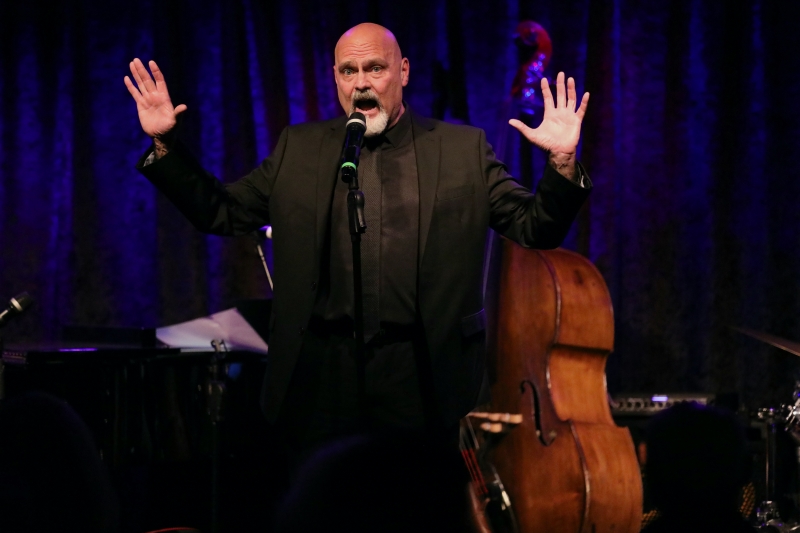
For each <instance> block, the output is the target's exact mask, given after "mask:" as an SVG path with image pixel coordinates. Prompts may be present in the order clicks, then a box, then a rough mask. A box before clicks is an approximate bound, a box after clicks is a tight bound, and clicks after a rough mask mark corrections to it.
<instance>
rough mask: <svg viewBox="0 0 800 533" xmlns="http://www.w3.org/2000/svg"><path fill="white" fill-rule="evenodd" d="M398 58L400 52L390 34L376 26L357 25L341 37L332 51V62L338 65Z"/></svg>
mask: <svg viewBox="0 0 800 533" xmlns="http://www.w3.org/2000/svg"><path fill="white" fill-rule="evenodd" d="M395 54H396V55H397V56H398V57H399V55H400V50H399V46H398V45H397V41H396V40H395V38H394V35H393V34H392V32H390V31H389V30H387V29H386V28H383V27H381V26H377V25H359V26H356V27H354V28H351V29H350V30H348V31H347V32H345V34H344V35H342V36H341V38H340V39H339V42H337V43H336V48H335V50H334V61H335V62H336V63H337V64H338V63H341V62H344V61H350V60H363V59H365V58H375V59H377V58H384V59H392V57H393V56H395Z"/></svg>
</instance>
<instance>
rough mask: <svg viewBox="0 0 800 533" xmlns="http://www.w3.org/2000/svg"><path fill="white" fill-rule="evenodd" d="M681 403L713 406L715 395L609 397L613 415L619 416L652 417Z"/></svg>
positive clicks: (664, 394) (637, 393) (648, 394)
mask: <svg viewBox="0 0 800 533" xmlns="http://www.w3.org/2000/svg"><path fill="white" fill-rule="evenodd" d="M681 402H696V403H699V404H701V405H713V404H714V395H713V394H710V393H704V392H695V393H690V392H680V393H659V394H652V393H646V392H635V393H621V394H616V395H614V396H610V397H609V405H610V406H611V414H612V415H613V416H615V417H617V416H651V415H654V414H656V413H658V412H659V411H663V410H664V409H668V408H670V407H672V406H673V405H675V404H677V403H681Z"/></svg>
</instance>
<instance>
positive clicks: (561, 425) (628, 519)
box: [490, 240, 642, 533]
mask: <svg viewBox="0 0 800 533" xmlns="http://www.w3.org/2000/svg"><path fill="white" fill-rule="evenodd" d="M503 246H504V249H503V269H502V270H503V275H502V277H501V280H500V287H499V292H498V302H497V309H498V311H497V328H496V332H495V334H494V335H493V341H492V344H493V346H492V351H491V353H492V354H493V359H494V361H493V363H494V366H493V369H494V372H493V374H494V376H493V378H494V382H493V385H492V409H491V410H492V411H495V412H506V413H521V414H522V415H523V422H522V423H521V424H520V425H519V426H517V427H515V428H514V429H513V430H512V431H510V432H509V433H508V434H507V435H505V436H504V437H503V438H502V439H500V440H499V441H498V442H497V444H496V445H495V447H494V448H493V450H492V451H491V457H490V459H491V462H492V463H493V465H494V466H495V468H496V469H497V472H498V474H499V476H500V478H501V479H502V481H503V483H504V484H505V487H506V489H507V491H508V493H509V496H510V497H511V501H512V505H513V508H514V512H515V514H516V517H517V521H518V523H519V529H520V532H521V533H539V532H541V533H544V532H560V533H561V532H563V533H568V532H585V533H602V532H612V531H613V532H614V533H635V532H638V531H639V529H640V525H641V517H642V485H641V476H640V472H639V465H638V462H637V459H636V454H635V451H634V447H633V441H632V439H631V436H630V433H629V431H628V430H627V429H626V428H620V427H617V426H616V425H615V424H614V421H613V419H612V417H611V412H610V408H609V406H608V398H607V392H606V380H605V364H606V359H607V357H608V354H609V353H610V352H611V351H612V349H613V345H614V318H613V311H612V305H611V299H610V296H609V293H608V289H607V288H606V285H605V282H604V281H603V278H602V276H601V275H600V273H599V272H598V271H597V269H596V268H595V267H594V265H593V264H592V263H591V262H589V261H588V260H587V259H585V258H583V257H582V256H580V255H578V254H575V253H573V252H569V251H566V250H562V249H557V250H548V251H543V250H529V249H524V248H521V247H519V246H518V245H516V244H513V243H511V242H510V241H505V240H504V243H503Z"/></svg>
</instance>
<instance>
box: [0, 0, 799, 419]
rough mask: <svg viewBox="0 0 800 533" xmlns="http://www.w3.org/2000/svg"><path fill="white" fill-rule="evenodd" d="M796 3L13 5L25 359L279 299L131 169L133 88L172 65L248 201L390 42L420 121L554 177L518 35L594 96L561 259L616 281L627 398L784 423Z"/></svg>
mask: <svg viewBox="0 0 800 533" xmlns="http://www.w3.org/2000/svg"><path fill="white" fill-rule="evenodd" d="M799 12H800V4H797V3H791V2H777V1H775V2H773V1H769V0H743V1H740V2H722V1H705V2H704V1H699V0H695V1H691V0H675V1H666V0H664V1H654V2H637V1H632V0H605V1H601V0H580V1H573V2H568V1H561V0H558V1H556V0H542V1H538V2H520V1H514V0H507V1H502V0H498V1H493V2H477V1H474V2H466V1H457V0H428V1H425V2H421V1H417V0H407V1H402V2H387V1H379V2H365V1H361V2H359V1H356V0H353V1H350V2H347V3H343V4H342V5H338V4H333V3H328V2H322V1H312V0H309V1H293V2H288V1H287V2H275V3H273V2H263V1H257V0H236V1H227V2H222V1H220V0H195V1H192V2H189V1H186V0H183V1H182V0H163V1H153V0H142V1H138V2H107V1H105V2H100V1H98V0H65V1H62V2H53V3H48V2H45V1H43V0H28V1H25V2H6V3H4V5H3V16H2V17H0V297H2V298H4V299H6V298H9V297H11V296H13V295H14V294H16V293H18V292H20V291H22V290H27V291H29V292H31V293H32V294H33V295H34V296H35V297H36V298H37V300H38V304H37V307H36V308H34V309H33V310H32V311H31V313H30V314H29V315H28V316H27V317H26V318H25V319H24V320H21V321H20V322H18V323H17V324H14V325H13V326H10V327H9V328H8V329H7V330H6V331H5V334H6V337H7V339H8V340H9V341H12V340H13V341H23V340H36V339H55V338H57V337H58V335H59V331H60V328H61V327H62V326H63V325H65V324H96V325H131V326H140V325H143V326H154V325H163V324H168V323H174V322H177V321H182V320H186V319H190V318H193V317H197V316H202V315H206V314H208V313H210V312H214V311H217V310H220V309H224V308H226V307H228V306H230V305H231V304H232V303H233V302H234V301H236V300H237V299H239V298H257V297H264V296H268V295H269V289H268V288H267V285H266V281H265V279H264V276H263V272H262V271H261V270H260V264H259V261H258V258H257V256H256V254H255V252H254V250H253V246H252V242H251V241H250V240H248V239H247V238H241V239H222V238H218V237H210V236H204V235H201V234H199V233H197V232H196V231H195V230H194V229H193V228H192V227H191V226H190V225H189V224H188V223H187V222H185V221H184V220H183V219H182V217H181V216H180V214H179V213H178V212H177V211H176V210H175V209H174V208H173V207H172V206H171V205H170V204H168V203H167V202H166V201H165V200H164V199H163V198H162V197H160V196H159V195H158V194H157V193H156V191H155V190H154V188H153V187H152V186H151V185H150V184H149V183H148V182H147V181H146V180H145V179H144V178H143V177H141V176H140V175H139V174H138V173H137V172H136V171H135V169H134V163H135V162H136V160H137V159H138V157H139V156H140V155H141V154H142V152H143V151H144V150H145V149H146V148H147V146H148V144H149V140H148V139H147V138H146V137H145V136H144V135H143V134H142V132H141V130H140V128H139V125H138V119H137V117H136V111H135V106H134V104H133V101H132V100H131V98H130V96H129V95H128V93H127V91H126V89H125V87H124V85H123V83H122V78H123V76H124V75H126V74H127V73H128V70H127V65H128V62H129V61H130V60H131V59H132V58H133V57H141V58H142V59H145V60H147V59H151V58H153V59H156V60H157V61H158V62H159V65H160V66H161V68H162V70H163V71H164V73H165V75H166V77H167V81H168V82H169V84H170V90H171V93H172V95H173V100H174V102H175V103H176V104H177V103H185V104H187V105H188V107H189V111H188V112H187V113H186V114H185V117H184V120H183V124H182V133H181V135H182V138H183V139H184V141H185V142H186V143H187V144H188V145H189V146H190V147H191V148H192V150H193V151H194V152H195V153H196V154H197V156H198V157H199V159H200V160H201V161H202V163H203V164H204V165H205V166H206V167H207V168H208V169H209V170H211V171H213V172H214V173H215V174H216V175H217V176H219V177H220V178H221V179H223V180H225V181H230V180H233V179H235V178H236V177H238V176H239V175H241V174H243V173H244V172H245V171H247V170H248V169H250V168H251V167H252V166H254V165H256V164H257V163H258V162H259V161H260V160H261V159H262V158H263V157H265V156H266V155H267V154H268V153H269V151H270V149H271V148H272V146H273V144H274V142H275V141H276V139H277V135H278V134H279V132H280V130H281V128H282V127H283V126H285V125H286V124H289V123H297V122H302V121H306V120H315V119H324V118H329V117H333V116H336V115H338V114H339V113H341V109H340V108H339V106H338V103H337V100H336V95H335V87H334V84H333V77H332V71H331V66H332V63H333V57H332V51H333V47H334V44H335V42H336V40H337V39H338V37H339V35H340V34H341V33H342V32H343V31H345V30H346V29H347V28H349V27H350V26H352V25H354V24H356V23H358V22H362V21H373V22H378V23H381V24H384V25H386V26H388V27H389V28H390V29H392V30H393V31H394V32H395V33H396V35H397V37H398V39H399V41H400V44H401V46H402V48H403V52H404V55H406V56H407V57H408V58H409V59H410V62H411V83H410V87H409V90H408V92H407V99H408V101H409V102H410V104H411V105H412V106H413V107H414V108H415V109H416V110H417V111H420V112H422V113H425V114H430V115H434V116H437V117H440V118H446V119H449V120H460V121H463V122H467V123H471V124H474V125H477V126H480V127H482V128H484V129H486V131H487V134H488V136H489V139H490V141H491V142H493V143H494V144H495V145H503V144H505V145H507V146H508V150H505V151H506V152H507V153H506V154H504V155H503V157H504V158H505V159H506V160H507V161H508V162H509V164H510V166H511V167H512V169H514V170H515V172H516V173H517V174H518V175H520V176H521V179H522V180H523V181H526V180H529V179H530V178H529V177H530V176H538V174H539V172H540V169H541V165H542V161H543V160H542V158H541V156H540V155H538V154H533V155H531V151H530V149H529V148H528V147H526V146H524V145H523V146H522V147H520V145H519V139H518V136H517V135H516V134H513V133H512V130H511V129H510V128H509V127H507V126H504V124H505V122H506V120H507V118H509V117H508V116H507V113H508V111H507V106H506V105H504V102H505V101H506V100H507V95H508V94H509V88H510V83H511V80H512V78H513V76H514V74H515V72H516V70H517V67H518V62H517V49H516V48H515V45H514V43H513V40H512V36H513V32H514V29H515V27H516V25H517V23H518V22H519V21H520V20H522V19H533V20H536V21H538V22H539V23H541V24H542V25H543V26H544V27H546V28H547V29H548V31H549V32H550V36H551V37H552V40H553V49H554V54H553V59H552V62H551V64H550V66H549V67H548V71H547V73H548V75H549V76H554V75H555V73H556V72H558V71H559V70H565V71H566V72H567V73H568V74H569V75H573V76H575V78H576V80H577V84H578V89H579V91H581V90H588V91H590V92H591V94H592V98H591V103H590V106H589V113H588V115H587V117H586V121H585V123H584V129H583V141H582V148H581V150H582V152H581V158H582V160H583V161H584V163H585V164H586V166H587V168H588V170H589V173H590V175H591V176H592V179H593V180H594V183H595V185H596V189H595V191H594V193H593V195H592V197H591V199H590V201H589V203H588V205H587V206H586V208H585V210H584V211H583V213H582V214H581V216H580V219H579V221H578V223H576V225H575V227H574V229H573V232H572V233H571V235H570V237H569V239H568V241H567V242H566V243H565V246H566V247H568V248H572V249H577V250H578V251H580V252H581V253H583V254H585V255H587V256H588V257H589V258H590V259H591V260H593V261H594V262H595V263H596V264H597V265H598V267H599V268H600V270H601V272H602V273H603V274H604V276H605V278H606V280H607V283H608V286H609V288H610V290H611V294H612V297H613V300H614V305H615V313H616V328H617V330H616V334H617V336H616V345H617V349H616V353H615V354H614V355H613V356H612V358H611V360H610V362H609V368H608V378H609V387H610V389H611V390H612V391H621V390H659V391H680V390H687V391H712V392H736V393H738V394H739V395H740V396H741V398H742V399H743V400H745V402H746V403H747V405H748V406H749V407H757V406H761V405H768V404H774V403H777V402H786V401H788V400H789V399H790V392H791V389H792V387H793V386H794V380H795V378H796V377H800V373H798V361H797V360H796V359H795V358H794V357H793V356H790V355H788V354H784V353H781V352H779V351H777V350H776V349H773V348H769V347H766V346H764V345H761V344H759V343H758V342H756V341H753V340H749V339H747V338H746V337H744V336H742V335H741V334H739V333H736V332H734V331H733V330H731V329H730V328H729V326H731V325H738V326H745V327H751V328H755V329H761V330H766V331H769V332H771V333H774V334H777V335H781V336H784V337H788V338H790V339H795V340H797V339H800V303H798V300H800V283H798V279H797V278H798V276H797V272H799V271H800V232H799V231H798V229H800V209H798V206H797V203H798V199H800V181H798V172H797V170H796V164H795V160H794V150H795V149H796V148H797V147H798V144H799V143H798V133H800V132H798V130H800V105H798V102H799V101H800V58H798V53H797V51H798V50H800V32H798V31H797V27H796V20H798V15H799V14H800V13H799Z"/></svg>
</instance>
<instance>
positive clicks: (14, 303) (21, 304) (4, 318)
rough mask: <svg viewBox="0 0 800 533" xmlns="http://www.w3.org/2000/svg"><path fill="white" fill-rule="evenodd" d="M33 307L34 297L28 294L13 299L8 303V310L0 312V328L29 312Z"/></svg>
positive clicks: (24, 293) (21, 294)
mask: <svg viewBox="0 0 800 533" xmlns="http://www.w3.org/2000/svg"><path fill="white" fill-rule="evenodd" d="M31 305H33V297H32V296H31V295H30V294H28V293H27V292H23V293H20V294H18V295H17V296H15V297H14V298H11V300H10V301H9V302H8V308H7V309H4V310H3V311H2V312H0V328H2V327H3V326H5V325H6V324H7V323H8V322H10V321H11V320H13V319H14V318H16V317H18V316H20V315H21V314H22V313H24V312H25V311H27V310H28V308H30V306H31Z"/></svg>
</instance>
